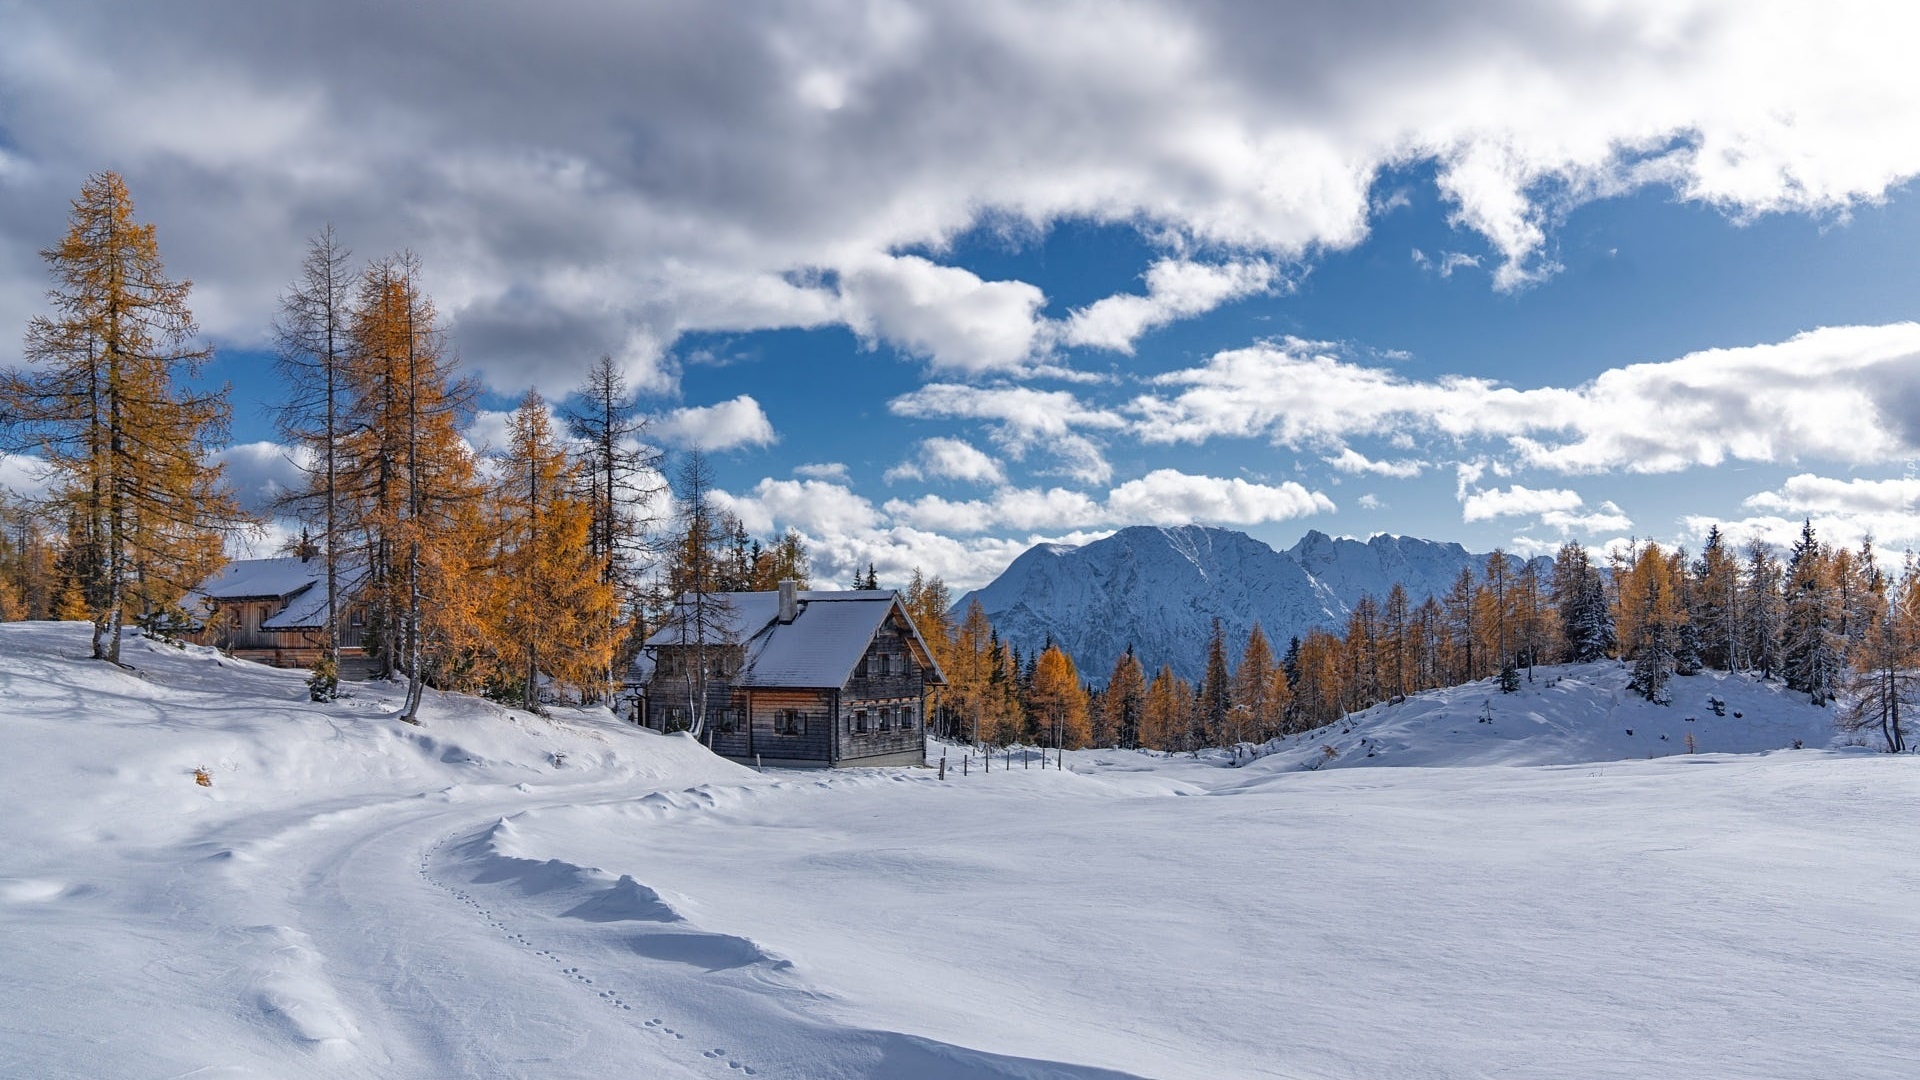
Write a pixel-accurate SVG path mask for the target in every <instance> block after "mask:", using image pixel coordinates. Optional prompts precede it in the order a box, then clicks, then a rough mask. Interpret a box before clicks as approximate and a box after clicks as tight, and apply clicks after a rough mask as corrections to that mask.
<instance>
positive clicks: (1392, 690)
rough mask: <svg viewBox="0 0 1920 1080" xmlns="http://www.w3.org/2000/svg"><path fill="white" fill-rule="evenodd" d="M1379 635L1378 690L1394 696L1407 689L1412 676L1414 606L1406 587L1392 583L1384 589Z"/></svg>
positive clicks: (1402, 693) (1401, 693) (1391, 696)
mask: <svg viewBox="0 0 1920 1080" xmlns="http://www.w3.org/2000/svg"><path fill="white" fill-rule="evenodd" d="M1380 637H1381V646H1382V650H1383V655H1382V660H1381V664H1380V679H1381V688H1380V689H1381V693H1382V694H1384V695H1385V696H1387V697H1389V698H1396V697H1400V696H1402V695H1404V694H1405V693H1406V692H1407V687H1408V685H1409V683H1410V682H1411V681H1412V678H1413V653H1412V645H1413V637H1414V634H1413V607H1412V602H1411V600H1409V598H1408V597H1407V587H1406V586H1405V585H1403V584H1401V583H1400V582H1398V581H1396V582H1394V583H1393V588H1391V589H1388V590H1387V602H1386V603H1385V604H1384V605H1382V606H1381V609H1380Z"/></svg>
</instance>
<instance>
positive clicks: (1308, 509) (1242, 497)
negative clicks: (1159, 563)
mask: <svg viewBox="0 0 1920 1080" xmlns="http://www.w3.org/2000/svg"><path fill="white" fill-rule="evenodd" d="M1334 509H1335V507H1334V504H1333V500H1331V499H1329V498H1327V497H1326V496H1325V495H1323V494H1321V493H1320V492H1317V491H1309V490H1307V489H1306V488H1304V487H1302V486H1301V485H1299V484H1297V483H1294V482H1292V481H1288V482H1286V483H1283V484H1278V485H1267V484H1255V483H1251V482H1249V481H1246V480H1243V479H1240V478H1238V477H1233V478H1221V477H1214V476H1195V475H1192V474H1189V473H1183V472H1180V471H1178V470H1175V469H1156V470H1154V471H1152V472H1150V473H1148V474H1146V475H1145V476H1142V477H1139V478H1137V479H1133V480H1128V481H1126V482H1125V483H1122V484H1120V485H1119V486H1118V487H1115V488H1113V489H1112V490H1110V491H1109V492H1108V493H1107V495H1106V497H1105V498H1104V499H1096V498H1094V497H1093V496H1091V495H1088V494H1086V493H1085V492H1081V491H1074V490H1071V489H1068V488H1058V487H1056V488H1046V489H1041V488H1002V489H1000V490H999V491H996V492H994V493H993V495H992V496H990V497H988V498H984V499H968V500H958V501H956V500H950V499H945V498H942V497H940V496H938V495H924V496H921V497H920V498H919V499H916V500H913V501H911V502H908V501H905V500H899V499H895V500H891V501H889V502H888V503H887V504H886V511H887V513H888V514H890V515H892V516H893V517H894V518H896V519H898V520H900V521H904V522H906V523H908V524H911V525H914V526H917V527H920V528H926V529H935V530H939V531H942V532H953V533H977V532H985V531H988V530H992V529H1008V528H1011V529H1036V530H1056V531H1057V530H1063V529H1092V528H1100V527H1112V526H1121V525H1181V524H1187V523H1190V522H1195V521H1203V522H1210V523H1215V524H1223V525H1256V524H1261V523H1265V522H1271V521H1287V520H1290V519H1292V518H1297V517H1305V516H1307V515H1310V514H1316V513H1332V512H1333V511H1334Z"/></svg>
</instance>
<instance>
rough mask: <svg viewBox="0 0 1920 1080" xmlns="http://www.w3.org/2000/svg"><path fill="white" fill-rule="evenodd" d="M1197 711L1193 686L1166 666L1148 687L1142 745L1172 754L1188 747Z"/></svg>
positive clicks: (1142, 719) (1143, 718) (1143, 712)
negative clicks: (1194, 715)
mask: <svg viewBox="0 0 1920 1080" xmlns="http://www.w3.org/2000/svg"><path fill="white" fill-rule="evenodd" d="M1193 713H1194V700H1193V687H1192V685H1190V684H1189V683H1188V682H1187V681H1186V680H1185V679H1182V678H1180V677H1179V676H1177V675H1175V674H1174V673H1173V667H1172V666H1171V665H1162V666H1161V668H1160V671H1159V673H1158V674H1156V675H1154V677H1153V682H1152V683H1150V684H1148V686H1147V700H1146V707H1145V709H1144V710H1143V711H1142V713H1141V719H1140V745H1142V746H1146V747H1150V748H1152V749H1155V750H1165V751H1167V752H1169V753H1172V752H1177V751H1180V750H1184V749H1187V745H1186V740H1187V737H1188V733H1189V732H1190V731H1191V729H1192V726H1193V721H1192V720H1191V717H1192V715H1193Z"/></svg>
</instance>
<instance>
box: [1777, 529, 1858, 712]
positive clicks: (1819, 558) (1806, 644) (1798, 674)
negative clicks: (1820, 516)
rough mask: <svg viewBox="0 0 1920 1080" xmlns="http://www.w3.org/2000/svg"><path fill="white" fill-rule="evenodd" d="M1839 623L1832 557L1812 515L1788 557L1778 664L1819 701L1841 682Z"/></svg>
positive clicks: (1829, 696) (1791, 681)
mask: <svg viewBox="0 0 1920 1080" xmlns="http://www.w3.org/2000/svg"><path fill="white" fill-rule="evenodd" d="M1839 624H1840V602H1839V590H1838V589H1837V588H1836V587H1835V583H1834V578H1833V559H1832V557H1831V553H1830V552H1828V551H1827V550H1826V549H1825V548H1824V547H1823V546H1822V545H1821V544H1820V542H1819V540H1818V539H1817V538H1816V537H1815V536H1814V532H1813V522H1812V521H1811V520H1809V521H1807V522H1806V523H1805V524H1804V525H1803V526H1802V527H1801V529H1800V539H1799V540H1798V541H1796V542H1795V543H1794V545H1793V553H1792V556H1791V558H1789V559H1788V561H1787V577H1786V608H1785V611H1784V613H1783V617H1782V622H1781V649H1780V667H1781V674H1782V675H1784V676H1785V677H1786V680H1787V686H1788V687H1789V688H1791V689H1794V690H1798V691H1800V692H1802V693H1804V694H1806V695H1807V700H1808V701H1810V702H1812V703H1813V704H1815V705H1824V704H1826V703H1827V702H1828V701H1829V700H1830V699H1832V697H1833V694H1834V691H1835V689H1836V688H1837V687H1838V684H1839V678H1840V668H1841V663H1842V657H1843V645H1842V638H1841V636H1840V631H1839Z"/></svg>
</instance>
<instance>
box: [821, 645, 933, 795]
mask: <svg viewBox="0 0 1920 1080" xmlns="http://www.w3.org/2000/svg"><path fill="white" fill-rule="evenodd" d="M883 663H884V673H883V666H882V665H883ZM925 690H926V669H925V668H924V667H922V666H921V665H920V664H919V663H918V662H917V661H916V660H915V659H914V658H913V653H912V651H911V650H910V649H909V647H908V645H907V639H906V627H905V626H903V625H901V624H900V621H899V617H898V616H895V617H894V618H890V619H888V620H887V621H886V623H884V624H883V625H882V626H881V627H880V629H879V631H878V632H877V633H875V634H874V636H873V641H872V643H871V644H869V645H868V646H867V654H866V656H865V657H864V658H863V659H862V661H861V663H860V665H859V666H858V667H856V668H854V672H853V677H852V678H850V679H848V680H847V685H846V686H845V687H844V688H842V689H841V692H840V723H839V726H838V730H837V731H836V732H835V738H837V739H838V740H839V743H840V753H839V757H840V760H841V761H842V762H844V763H847V764H857V763H858V761H859V759H861V758H865V757H880V756H883V755H887V754H899V753H904V752H910V751H914V750H920V749H923V748H924V747H925V746H926V741H925V739H926V734H925V718H924V717H923V716H921V715H920V711H921V710H920V705H921V700H922V696H923V694H924V692H925ZM881 709H887V710H890V711H891V712H892V714H893V721H892V723H891V724H890V725H889V726H888V729H887V730H885V731H881V730H880V729H879V712H880V710H881ZM862 711H865V712H866V714H867V730H866V731H865V732H864V733H862V732H860V731H858V730H856V729H857V728H858V726H859V714H860V713H861V712H862ZM903 713H904V715H905V722H904V723H903V722H902V714H903Z"/></svg>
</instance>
